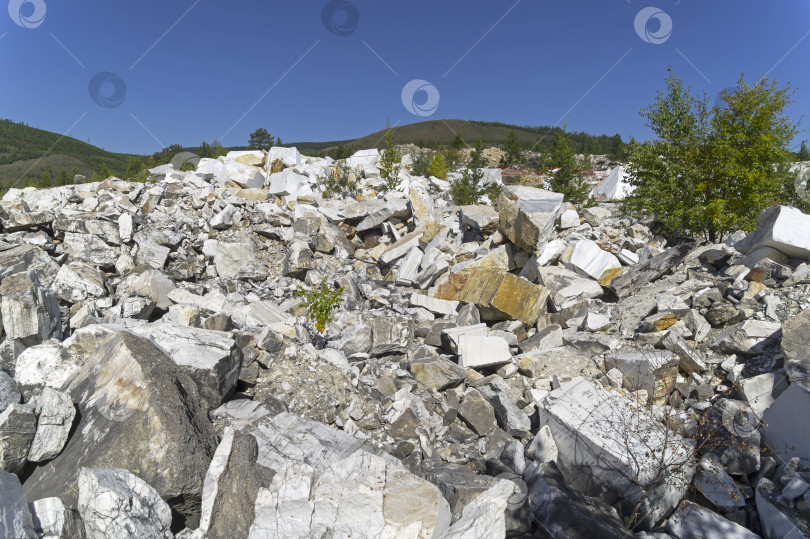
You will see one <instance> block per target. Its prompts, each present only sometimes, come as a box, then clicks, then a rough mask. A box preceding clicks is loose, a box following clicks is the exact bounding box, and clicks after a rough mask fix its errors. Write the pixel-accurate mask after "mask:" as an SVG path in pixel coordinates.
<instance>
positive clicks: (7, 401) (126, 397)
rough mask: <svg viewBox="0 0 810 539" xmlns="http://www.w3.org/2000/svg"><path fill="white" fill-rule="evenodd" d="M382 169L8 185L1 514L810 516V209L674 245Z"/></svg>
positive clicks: (148, 528)
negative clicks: (322, 291)
mask: <svg viewBox="0 0 810 539" xmlns="http://www.w3.org/2000/svg"><path fill="white" fill-rule="evenodd" d="M379 161H380V154H379V152H378V151H377V150H365V151H361V152H358V153H357V154H355V155H354V156H352V157H350V158H349V159H347V161H346V163H345V164H344V165H343V166H339V164H338V163H335V162H334V161H333V160H331V159H330V158H310V157H305V156H302V155H300V154H299V153H298V151H297V150H296V149H295V148H272V149H271V150H270V151H269V152H264V151H248V152H231V153H230V154H229V155H228V156H227V157H223V158H219V159H216V160H214V159H201V160H199V162H196V161H195V163H194V165H193V166H191V167H188V166H186V167H183V169H181V170H175V167H174V166H173V165H171V164H169V165H162V166H159V167H157V168H155V169H152V170H151V171H150V173H151V177H150V180H149V181H148V182H146V183H143V184H142V183H132V182H127V181H123V180H120V179H118V178H114V177H113V178H108V179H106V180H104V181H102V182H99V183H82V182H81V180H82V178H77V183H76V184H75V185H70V186H62V187H55V188H49V189H35V188H26V189H11V190H10V191H9V192H8V193H7V194H6V195H5V196H4V197H3V199H2V202H0V223H2V232H1V233H0V315H2V316H1V317H0V319H1V320H0V330H2V342H1V343H0V369H2V371H0V467H1V468H2V470H0V505H2V511H0V530H2V531H0V535H2V536H4V537H52V538H56V537H71V538H73V537H88V538H96V537H139V538H144V537H149V538H152V537H182V538H220V537H222V538H226V537H227V538H243V537H251V538H272V537H278V538H282V537H283V538H290V537H302V538H303V537H318V538H321V537H335V538H337V537H352V538H354V539H356V538H378V537H379V538H383V537H385V538H398V539H399V538H428V537H434V538H447V539H449V538H481V539H484V538H486V539H491V538H497V537H506V536H508V537H551V538H593V537H600V538H604V537H616V538H630V537H639V538H667V537H675V538H680V539H686V538H723V539H729V538H753V537H766V538H772V539H775V538H783V537H791V538H800V537H810V528H808V523H810V421H808V417H810V415H809V414H808V412H810V309H808V307H810V216H808V215H805V214H803V213H801V212H800V211H799V210H797V209H794V208H790V207H784V206H773V207H770V208H768V209H766V210H764V211H763V212H762V213H761V215H760V218H759V223H758V226H757V228H756V229H755V230H749V231H740V232H737V233H735V234H733V235H732V236H730V237H729V238H727V239H726V240H725V241H724V243H719V244H710V243H706V242H703V243H699V242H693V243H677V244H675V243H673V244H667V242H666V241H664V240H663V239H662V238H661V237H659V236H656V235H655V234H654V233H653V232H652V231H651V230H650V228H648V226H647V225H648V224H649V223H647V224H645V223H644V222H640V221H638V220H635V219H633V218H629V217H625V216H623V215H622V214H621V213H620V212H619V208H618V207H617V205H616V204H615V203H614V202H611V201H610V200H608V201H606V202H600V203H599V204H597V205H595V206H593V207H589V208H583V209H579V210H577V209H576V208H574V207H573V206H570V205H569V204H567V203H564V202H563V199H562V195H560V194H557V193H553V192H551V191H547V190H544V189H541V188H536V187H528V186H525V185H506V186H504V187H503V189H502V191H501V194H500V196H499V197H498V199H497V200H491V201H488V202H489V203H488V204H481V205H470V206H461V207H458V206H455V205H454V204H453V203H452V202H451V201H450V200H449V197H448V191H449V187H450V186H449V183H448V182H447V181H443V180H439V179H436V178H422V177H416V176H412V175H411V174H410V172H409V165H410V163H411V160H410V157H409V156H406V157H405V158H404V159H403V162H402V165H403V166H402V168H401V170H400V173H399V178H398V179H399V181H398V186H397V188H396V189H386V188H385V182H384V181H383V179H382V178H381V174H380V170H379V168H378V165H379ZM187 168H192V170H185V169H187ZM345 174H348V175H349V176H348V177H344V176H343V175H345ZM622 174H623V171H617V172H616V174H614V178H613V180H612V183H611V185H610V186H607V187H609V189H608V188H605V189H603V190H602V192H601V194H602V195H606V194H607V195H610V194H615V193H620V192H624V191H626V189H623V188H617V187H616V185H618V183H617V182H621V181H623V180H622ZM330 175H331V176H332V177H343V178H344V179H345V181H347V182H351V183H353V184H354V185H356V186H357V188H358V189H359V190H360V191H361V192H362V195H361V196H355V197H351V196H341V195H337V196H334V197H330V198H325V197H324V196H323V194H322V187H321V186H322V185H323V184H324V182H325V181H326V179H327V178H328V177H329V176H330ZM603 176H607V173H606V171H605V174H604V175H603ZM451 179H452V176H451ZM483 181H484V182H496V183H500V182H501V177H500V171H499V170H498V169H495V168H493V169H487V170H486V171H485V174H484V180H483ZM614 184H616V185H614ZM608 198H610V197H608ZM321 284H324V285H325V286H326V287H327V288H329V289H333V290H334V289H335V288H336V287H340V288H341V289H342V290H341V291H340V297H341V300H342V301H341V302H340V304H339V305H338V306H337V308H336V309H335V310H334V312H333V313H332V314H333V319H332V320H331V321H329V322H327V323H326V325H325V328H324V331H323V332H320V331H319V330H318V329H317V328H316V325H315V324H313V321H312V320H311V319H310V317H309V316H308V311H307V308H306V306H305V304H304V298H303V297H302V296H301V295H300V294H299V290H310V291H317V290H319V287H320V286H321Z"/></svg>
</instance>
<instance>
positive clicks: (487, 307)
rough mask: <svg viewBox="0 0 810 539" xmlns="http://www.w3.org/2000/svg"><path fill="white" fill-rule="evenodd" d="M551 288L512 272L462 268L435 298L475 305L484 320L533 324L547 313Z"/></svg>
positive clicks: (439, 289)
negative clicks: (531, 281) (536, 283)
mask: <svg viewBox="0 0 810 539" xmlns="http://www.w3.org/2000/svg"><path fill="white" fill-rule="evenodd" d="M549 294H550V291H549V290H548V289H547V288H545V287H544V286H540V285H535V284H532V283H530V282H529V281H527V280H526V279H523V278H520V277H516V276H514V275H512V274H511V273H507V272H504V271H495V270H483V269H479V270H462V271H460V272H458V273H455V274H453V275H451V276H450V277H449V279H448V280H447V282H445V283H444V284H442V285H441V286H439V288H438V290H437V291H436V297H438V298H440V299H446V300H453V301H463V302H465V303H473V304H475V305H476V306H477V307H478V309H479V310H480V312H481V319H482V320H509V319H511V320H519V321H521V322H523V324H524V325H526V326H533V325H534V324H535V322H536V321H537V318H538V317H539V316H540V315H541V314H543V313H545V312H546V302H547V300H548V297H549Z"/></svg>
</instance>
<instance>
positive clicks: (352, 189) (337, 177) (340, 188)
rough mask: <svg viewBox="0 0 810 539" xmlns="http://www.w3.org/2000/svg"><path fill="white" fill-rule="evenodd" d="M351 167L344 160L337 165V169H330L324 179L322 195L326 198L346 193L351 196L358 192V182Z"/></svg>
mask: <svg viewBox="0 0 810 539" xmlns="http://www.w3.org/2000/svg"><path fill="white" fill-rule="evenodd" d="M353 176H354V175H353V173H352V171H351V168H350V167H349V165H348V164H346V162H343V163H341V164H340V165H338V167H337V170H330V171H329V175H328V176H327V177H326V180H324V183H323V184H324V191H323V196H325V197H326V198H330V197H333V196H335V195H340V194H343V193H348V194H350V195H352V196H354V195H357V194H358V193H360V184H359V182H358V181H357V179H356V178H355V177H353Z"/></svg>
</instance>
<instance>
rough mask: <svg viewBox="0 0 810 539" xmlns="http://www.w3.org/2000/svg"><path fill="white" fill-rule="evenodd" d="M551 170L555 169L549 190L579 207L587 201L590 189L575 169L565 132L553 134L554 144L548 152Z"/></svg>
mask: <svg viewBox="0 0 810 539" xmlns="http://www.w3.org/2000/svg"><path fill="white" fill-rule="evenodd" d="M549 153H550V160H551V166H552V168H555V169H557V170H556V171H555V172H553V173H552V174H553V176H552V177H551V178H550V179H549V181H548V183H549V185H550V187H551V189H552V190H553V191H555V192H557V193H562V194H563V195H564V196H565V201H566V202H570V203H572V204H575V205H577V206H580V205H582V204H584V203H585V202H587V201H588V193H589V192H590V187H589V186H588V183H587V182H586V181H585V179H584V178H583V177H582V174H581V173H580V171H579V170H578V169H577V159H576V154H575V153H574V147H573V146H571V142H570V141H569V140H568V136H567V135H566V133H565V130H559V131H557V132H556V133H555V134H554V142H552V143H551V149H550V150H549Z"/></svg>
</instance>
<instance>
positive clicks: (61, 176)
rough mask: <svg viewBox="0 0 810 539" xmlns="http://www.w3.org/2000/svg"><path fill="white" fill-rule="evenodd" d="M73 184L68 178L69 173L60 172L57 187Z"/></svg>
mask: <svg viewBox="0 0 810 539" xmlns="http://www.w3.org/2000/svg"><path fill="white" fill-rule="evenodd" d="M71 183H72V182H71V181H70V178H68V175H67V172H65V171H64V170H60V171H59V177H58V178H57V179H56V185H70V184H71Z"/></svg>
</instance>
